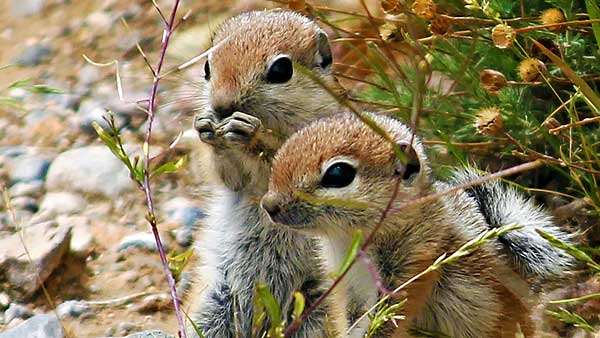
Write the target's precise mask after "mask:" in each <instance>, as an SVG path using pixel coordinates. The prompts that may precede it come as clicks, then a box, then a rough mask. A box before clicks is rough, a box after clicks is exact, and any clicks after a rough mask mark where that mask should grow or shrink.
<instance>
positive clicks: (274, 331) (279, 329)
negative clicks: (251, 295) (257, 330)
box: [256, 284, 283, 338]
mask: <svg viewBox="0 0 600 338" xmlns="http://www.w3.org/2000/svg"><path fill="white" fill-rule="evenodd" d="M256 294H257V295H258V298H259V299H260V301H261V303H262V304H263V305H264V307H265V309H266V310H267V314H268V315H269V319H271V328H270V329H269V333H268V335H267V337H273V338H276V337H277V338H278V337H282V336H283V335H282V333H283V322H282V320H281V308H280V307H279V304H278V303H277V300H276V299H275V297H274V296H273V294H272V293H271V291H270V290H269V288H268V287H267V286H266V285H264V284H257V285H256Z"/></svg>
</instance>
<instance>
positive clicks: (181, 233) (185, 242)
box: [175, 227, 196, 248]
mask: <svg viewBox="0 0 600 338" xmlns="http://www.w3.org/2000/svg"><path fill="white" fill-rule="evenodd" d="M195 233H196V231H195V229H193V228H191V227H181V228H179V229H177V230H175V241H176V242H177V244H179V245H181V246H182V247H184V248H187V247H188V246H190V245H192V242H193V241H194V234H195Z"/></svg>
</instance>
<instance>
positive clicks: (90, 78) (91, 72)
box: [79, 64, 101, 86]
mask: <svg viewBox="0 0 600 338" xmlns="http://www.w3.org/2000/svg"><path fill="white" fill-rule="evenodd" d="M100 79H101V73H100V69H99V67H97V66H94V65H90V64H86V65H84V66H83V67H81V69H80V70H79V84H81V85H83V86H89V85H91V84H93V83H95V82H98V80H100Z"/></svg>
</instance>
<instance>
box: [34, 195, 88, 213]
mask: <svg viewBox="0 0 600 338" xmlns="http://www.w3.org/2000/svg"><path fill="white" fill-rule="evenodd" d="M85 206H86V202H85V200H84V199H83V197H81V196H79V195H77V194H74V193H70V192H65V191H59V192H49V193H47V194H46V195H45V196H44V199H43V200H42V203H41V204H40V211H45V212H50V213H51V214H54V215H60V214H75V213H78V212H80V211H81V210H83V209H84V208H85Z"/></svg>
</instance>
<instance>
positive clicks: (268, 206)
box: [260, 193, 281, 218]
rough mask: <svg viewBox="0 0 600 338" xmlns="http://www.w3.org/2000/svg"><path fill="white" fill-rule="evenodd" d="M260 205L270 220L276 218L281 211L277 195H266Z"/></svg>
mask: <svg viewBox="0 0 600 338" xmlns="http://www.w3.org/2000/svg"><path fill="white" fill-rule="evenodd" d="M260 204H261V206H262V208H263V209H265V211H266V212H267V213H268V214H269V216H271V218H274V217H275V216H277V215H278V214H279V212H280V211H281V199H280V198H279V196H277V194H273V193H267V194H266V195H264V196H263V198H262V200H261V203H260Z"/></svg>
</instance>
